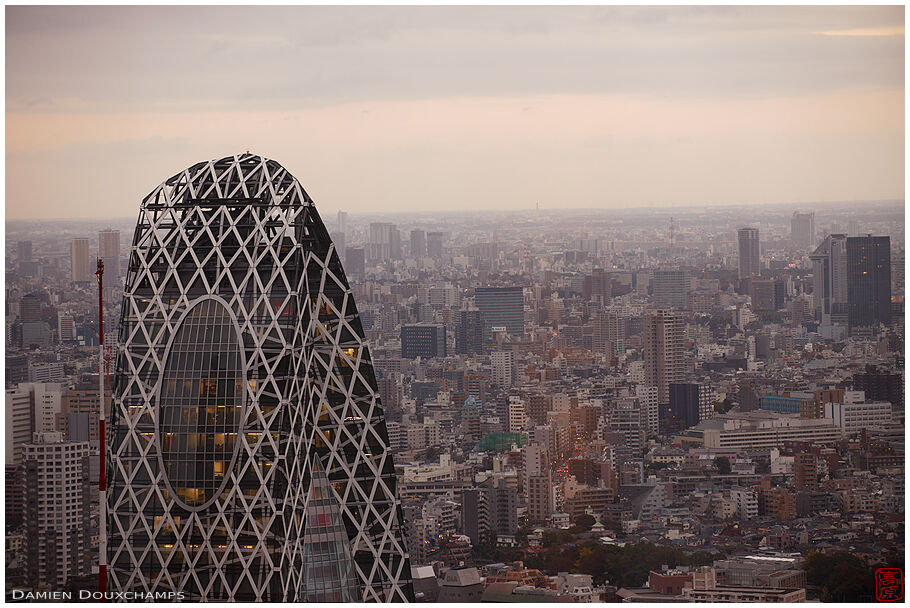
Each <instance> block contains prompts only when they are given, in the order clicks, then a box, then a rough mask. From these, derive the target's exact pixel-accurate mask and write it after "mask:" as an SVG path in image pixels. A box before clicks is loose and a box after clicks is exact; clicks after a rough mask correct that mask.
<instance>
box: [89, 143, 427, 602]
mask: <svg viewBox="0 0 910 608" xmlns="http://www.w3.org/2000/svg"><path fill="white" fill-rule="evenodd" d="M115 378H116V379H115V382H114V387H113V404H112V407H111V415H110V422H109V429H108V459H107V477H108V488H107V552H106V557H107V563H108V578H107V582H108V588H109V589H110V590H111V591H141V592H145V593H148V592H152V593H159V592H160V593H167V592H178V593H182V594H183V597H184V599H186V600H191V601H192V600H195V601H206V600H208V601H298V602H302V601H410V600H413V591H412V586H411V573H410V565H409V560H408V555H407V550H406V548H405V541H404V538H403V536H402V529H403V528H402V520H401V505H400V502H399V500H398V496H397V494H396V487H395V471H394V466H393V463H392V454H391V452H390V450H389V441H388V436H387V432H386V427H385V420H384V416H383V409H382V405H381V404H380V400H379V392H378V390H377V388H376V378H375V375H374V372H373V365H372V363H371V360H370V353H369V349H368V348H367V346H366V344H365V343H364V337H363V329H362V327H361V324H360V319H359V317H358V314H357V308H356V306H355V305H354V299H353V296H352V294H351V289H350V287H349V285H348V281H347V279H346V278H345V275H344V270H343V269H342V267H341V263H340V261H339V258H338V255H337V253H336V251H335V248H334V245H333V244H332V240H331V239H330V238H329V234H328V232H327V231H326V228H325V226H324V225H323V223H322V220H321V219H320V218H319V214H318V213H317V212H316V207H315V206H314V204H313V201H312V200H311V199H310V197H309V196H308V195H307V193H306V192H305V191H304V189H303V188H302V187H301V185H300V183H299V182H298V181H297V180H296V179H295V178H294V177H293V176H292V175H291V174H290V173H288V171H287V170H286V169H284V167H282V166H281V165H279V164H278V163H277V162H275V161H272V160H268V159H266V158H262V157H260V156H256V155H253V154H249V153H247V154H241V155H237V156H229V157H226V158H222V159H219V160H214V161H208V162H201V163H198V164H195V165H193V166H192V167H190V168H188V169H186V170H185V171H181V172H180V173H178V174H177V175H175V176H173V177H171V178H170V179H168V180H166V181H165V182H164V183H162V184H161V185H160V186H158V187H157V188H155V190H153V191H152V193H151V194H149V195H148V196H147V197H145V199H144V200H143V201H142V205H141V208H140V210H139V221H138V223H137V225H136V232H135V235H134V237H133V242H132V248H131V250H130V263H129V271H128V274H127V277H126V284H125V288H124V294H123V309H122V312H121V320H120V334H119V354H118V360H117V369H116V376H115Z"/></svg>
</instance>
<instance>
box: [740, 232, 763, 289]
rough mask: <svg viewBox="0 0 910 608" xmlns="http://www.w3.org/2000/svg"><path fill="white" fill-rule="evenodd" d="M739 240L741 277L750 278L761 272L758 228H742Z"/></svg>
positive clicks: (741, 278)
mask: <svg viewBox="0 0 910 608" xmlns="http://www.w3.org/2000/svg"><path fill="white" fill-rule="evenodd" d="M736 235H737V239H738V242H739V279H740V280H743V279H748V278H751V277H752V275H759V274H761V245H760V244H759V240H758V228H740V229H739V230H738V231H737V233H736Z"/></svg>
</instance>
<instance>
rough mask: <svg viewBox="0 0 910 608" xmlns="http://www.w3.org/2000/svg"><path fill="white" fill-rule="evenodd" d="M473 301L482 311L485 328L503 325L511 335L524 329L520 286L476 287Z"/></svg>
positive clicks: (522, 296)
mask: <svg viewBox="0 0 910 608" xmlns="http://www.w3.org/2000/svg"><path fill="white" fill-rule="evenodd" d="M474 302H475V304H476V305H477V308H478V309H480V312H481V313H483V319H484V324H485V325H486V328H487V330H489V329H491V328H493V327H505V328H506V331H507V332H508V333H510V334H513V335H519V336H520V335H521V334H523V333H524V330H525V323H524V314H525V313H524V292H523V290H522V288H521V287H478V288H477V289H475V290H474Z"/></svg>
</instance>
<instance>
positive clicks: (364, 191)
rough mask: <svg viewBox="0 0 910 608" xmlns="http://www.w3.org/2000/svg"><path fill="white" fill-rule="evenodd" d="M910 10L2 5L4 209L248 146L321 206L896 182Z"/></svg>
mask: <svg viewBox="0 0 910 608" xmlns="http://www.w3.org/2000/svg"><path fill="white" fill-rule="evenodd" d="M903 23H904V8H903V7H902V6H893V7H821V6H819V7H795V6H794V7H745V6H742V7H687V8H686V7H680V8H674V7H640V8H639V7H637V8H626V7H572V8H557V7H469V6H464V7H389V8H384V7H335V8H326V7H270V8H251V7H163V6H162V7H110V6H108V7H29V6H10V7H7V8H6V136H7V140H6V153H7V156H6V213H7V218H8V219H20V218H52V217H123V216H134V215H135V214H136V213H137V211H138V206H139V203H140V201H141V199H142V197H143V196H145V195H146V194H147V193H148V192H149V191H151V190H152V189H153V188H154V187H155V186H156V185H157V184H158V183H159V182H161V181H163V180H164V179H165V178H167V177H169V176H171V175H173V174H174V173H177V172H178V171H180V170H182V169H184V168H185V167H187V166H189V165H190V164H192V163H194V162H197V161H200V160H207V159H211V158H219V157H222V156H227V155H231V154H235V153H238V152H243V151H244V150H247V149H249V150H251V151H252V152H255V153H258V154H262V155H263V156H267V157H270V158H273V159H275V160H277V161H279V162H281V163H282V164H283V165H284V166H285V167H287V168H288V169H289V170H290V171H291V172H292V173H294V175H296V176H297V177H298V178H299V179H300V181H301V182H302V183H303V185H304V187H305V188H306V189H307V190H308V191H309V193H310V194H311V196H313V198H314V199H315V200H316V203H317V206H318V207H319V209H320V210H321V211H322V213H323V215H326V214H328V213H331V212H333V211H335V210H337V209H339V208H341V209H345V210H348V211H351V212H371V211H372V212H376V211H384V210H387V211H407V210H420V211H426V210H452V209H491V208H501V209H520V208H532V207H533V206H534V205H535V204H536V203H537V202H540V204H541V206H542V207H544V208H553V207H557V206H565V207H604V208H609V207H632V206H650V205H659V206H666V205H703V204H740V203H762V202H789V201H792V202H815V201H835V200H853V199H884V198H897V199H902V198H903V196H904V27H903Z"/></svg>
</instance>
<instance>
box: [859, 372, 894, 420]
mask: <svg viewBox="0 0 910 608" xmlns="http://www.w3.org/2000/svg"><path fill="white" fill-rule="evenodd" d="M853 389H854V390H857V391H863V392H865V393H866V399H867V400H869V401H888V402H890V403H891V405H892V406H893V407H894V409H895V410H897V411H901V412H902V411H904V374H902V373H891V372H889V371H887V370H880V369H877V368H875V367H874V366H867V367H866V370H865V371H864V372H862V373H858V374H854V375H853Z"/></svg>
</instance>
